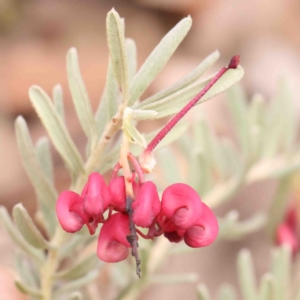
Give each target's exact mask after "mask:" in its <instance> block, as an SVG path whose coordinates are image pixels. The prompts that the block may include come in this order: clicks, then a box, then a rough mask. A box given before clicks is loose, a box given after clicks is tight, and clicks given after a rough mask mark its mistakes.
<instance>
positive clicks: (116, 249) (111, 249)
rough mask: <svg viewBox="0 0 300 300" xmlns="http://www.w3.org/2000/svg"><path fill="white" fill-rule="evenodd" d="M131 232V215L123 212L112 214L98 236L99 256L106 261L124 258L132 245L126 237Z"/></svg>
mask: <svg viewBox="0 0 300 300" xmlns="http://www.w3.org/2000/svg"><path fill="white" fill-rule="evenodd" d="M129 234H130V230H129V217H128V216H127V215H124V214H122V213H116V214H114V215H112V216H111V217H110V218H109V220H108V221H107V222H106V223H104V225H103V226H102V228H101V231H100V235H99V238H98V248H97V255H98V257H99V258H100V259H101V260H103V261H105V262H119V261H121V260H124V259H125V258H126V257H127V256H128V254H129V249H128V248H130V247H131V245H130V243H129V242H128V241H127V239H126V237H127V235H129Z"/></svg>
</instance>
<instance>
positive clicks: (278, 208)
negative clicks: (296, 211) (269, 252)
mask: <svg viewBox="0 0 300 300" xmlns="http://www.w3.org/2000/svg"><path fill="white" fill-rule="evenodd" d="M292 177H293V175H292V174H290V175H288V176H285V177H284V178H283V179H281V181H280V182H279V184H278V187H277V190H276V193H275V196H274V199H273V201H272V203H271V208H270V213H269V218H268V219H269V220H268V225H267V230H268V233H269V235H270V237H271V239H272V240H274V239H275V235H276V230H277V227H278V225H279V224H280V223H281V222H282V220H283V218H284V214H285V212H286V208H287V205H288V201H289V195H290V190H291V185H292Z"/></svg>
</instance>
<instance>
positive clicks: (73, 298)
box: [66, 292, 83, 300]
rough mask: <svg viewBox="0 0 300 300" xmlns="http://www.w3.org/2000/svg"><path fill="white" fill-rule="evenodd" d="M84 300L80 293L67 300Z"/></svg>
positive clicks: (73, 294) (70, 296)
mask: <svg viewBox="0 0 300 300" xmlns="http://www.w3.org/2000/svg"><path fill="white" fill-rule="evenodd" d="M82 299H83V296H82V294H81V293H80V292H74V293H72V294H71V295H69V296H68V297H67V298H66V300H82Z"/></svg>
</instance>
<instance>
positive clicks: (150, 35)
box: [0, 0, 300, 300]
mask: <svg viewBox="0 0 300 300" xmlns="http://www.w3.org/2000/svg"><path fill="white" fill-rule="evenodd" d="M113 6H114V7H115V9H116V10H117V11H118V12H119V13H120V15H121V16H122V17H124V18H125V20H126V35H127V36H128V37H130V38H133V39H134V40H135V41H136V43H137V48H138V62H139V65H141V64H142V62H143V61H144V60H145V58H146V57H147V55H148V54H149V53H150V51H151V50H152V49H153V48H154V46H155V45H156V44H157V43H158V42H159V40H160V39H161V38H162V37H163V35H164V34H165V33H166V32H167V31H168V30H169V29H170V28H171V27H172V26H173V25H175V24H176V22H178V21H179V20H180V19H181V18H182V17H184V16H186V15H187V14H191V16H192V18H193V27H192V29H191V31H190V33H189V34H188V36H187V38H186V39H185V41H184V42H183V44H182V45H181V46H180V48H179V49H178V51H177V52H176V54H175V55H174V56H173V58H172V59H171V61H170V62H169V63H168V64H167V66H166V68H165V69H164V70H163V72H162V73H161V74H160V76H159V78H158V79H157V80H156V81H155V82H154V83H153V84H152V85H151V87H150V88H149V89H148V91H147V94H148V95H149V94H152V93H154V92H156V91H159V90H160V89H162V88H163V87H166V86H168V85H169V84H171V83H172V82H174V81H175V80H176V79H177V78H180V77H181V76H183V75H184V74H185V73H186V72H188V71H189V70H191V69H192V68H193V66H195V65H196V64H197V63H198V62H199V61H201V59H203V58H204V57H205V56H206V55H207V54H209V53H210V52H212V51H213V50H215V49H219V50H220V52H221V55H222V57H221V60H220V62H219V63H218V66H216V67H215V69H214V70H216V69H217V68H218V67H219V66H222V65H223V64H226V63H227V61H228V59H229V58H230V57H231V56H232V55H234V54H237V53H240V54H241V56H242V65H243V67H244V68H245V71H246V76H245V77H244V79H243V80H242V84H243V85H244V86H245V88H246V90H247V93H248V94H249V95H251V94H252V93H254V92H261V93H263V94H264V95H265V96H266V97H270V96H271V95H272V94H273V93H274V90H275V88H276V84H277V81H278V79H279V78H280V77H281V76H282V74H284V73H287V74H288V75H289V77H290V78H291V80H292V92H293V95H294V99H295V105H296V107H297V108H298V111H299V104H298V95H299V87H300V84H299V80H300V56H299V53H300V51H299V48H300V33H299V32H300V30H299V29H300V2H299V1H297V0H286V1H284V0H278V1H271V0H252V1H240V0H224V1H204V0H186V1H182V0H136V1H134V0H132V1H121V0H120V1H101V0H98V1H96V0H86V1H79V0H72V1H71V0H69V1H67V0H51V1H47V0H42V1H31V0H13V1H10V0H0V166H1V169H2V172H1V173H0V187H1V188H0V204H1V205H5V206H7V207H8V208H9V209H11V208H12V206H13V205H14V204H15V203H18V202H23V203H24V205H25V206H26V207H27V208H28V210H29V211H30V212H31V213H34V210H35V196H34V193H33V189H32V187H31V185H30V183H29V181H28V179H27V177H26V174H25V172H24V170H23V167H22V165H21V161H20V158H19V156H18V150H17V146H16V142H15V137H14V119H15V117H16V116H18V115H20V114H22V115H24V116H25V118H26V119H27V121H28V124H29V126H30V131H31V134H32V137H33V140H34V141H36V139H37V138H38V137H40V136H41V135H43V134H45V132H44V130H43V128H42V126H41V124H40V123H39V121H38V119H37V117H36V115H35V113H34V111H33V109H32V107H31V104H30V102H29V99H28V95H27V91H28V88H29V87H30V86H31V85H32V84H37V85H40V86H41V87H42V88H43V89H45V90H46V92H48V93H51V90H52V87H53V86H54V85H55V84H57V83H60V84H62V86H63V90H64V96H65V109H66V118H67V123H68V125H69V128H70V131H71V133H72V135H73V137H74V140H75V142H76V144H77V145H78V147H79V148H80V149H81V151H82V152H83V148H84V144H85V138H84V136H83V133H82V130H81V129H80V127H79V124H78V121H77V118H76V116H75V112H74V109H73V107H72V103H71V99H70V93H69V90H68V86H67V77H66V70H65V69H66V68H65V57H66V52H67V50H68V49H69V48H70V47H72V46H75V47H76V48H77V50H78V54H79V60H80V67H81V71H82V74H83V77H84V80H85V83H86V86H87V90H88V92H89V96H90V99H91V101H92V104H93V107H94V108H96V107H97V105H98V102H99V99H100V95H101V92H102V90H103V85H104V81H105V74H106V68H107V57H108V50H107V46H106V36H105V17H106V14H107V12H108V11H109V10H110V9H111V8H112V7H113ZM224 99H225V98H224V96H220V97H218V98H217V99H215V100H213V101H211V102H209V103H206V104H205V105H203V106H202V107H201V108H202V109H203V111H204V113H205V115H206V116H207V118H208V119H209V121H210V123H211V124H212V125H213V126H214V127H215V129H216V130H217V132H218V133H219V134H222V135H225V134H226V135H230V134H231V132H232V130H231V128H230V125H229V124H230V120H228V115H227V114H226V105H225V103H224V102H225V101H223V100H224ZM53 157H54V162H55V173H56V184H57V188H58V189H59V191H61V190H62V189H63V188H67V186H68V184H69V178H68V175H67V173H66V171H65V170H64V168H63V164H62V161H61V160H60V158H59V157H58V155H57V153H56V152H55V151H53ZM273 192H274V185H273V184H272V183H268V184H260V185H258V186H255V187H251V188H250V189H248V190H247V191H243V193H242V194H241V195H240V196H239V197H237V199H236V200H235V201H234V202H233V203H232V204H231V205H230V206H228V207H226V209H229V208H230V209H232V208H233V207H235V208H237V209H239V210H240V211H241V214H242V216H244V217H246V216H250V215H251V212H254V211H257V210H260V209H267V207H268V205H269V203H270V199H271V196H272V195H273ZM224 211H225V209H224ZM243 247H250V248H251V249H252V250H253V251H254V253H255V262H256V265H257V270H258V274H261V273H262V272H263V271H265V270H266V269H267V265H268V262H267V261H266V257H268V255H267V252H268V247H267V241H266V238H265V236H264V235H263V234H262V233H260V234H257V235H251V236H249V237H248V238H247V240H242V241H239V242H222V243H216V244H215V245H213V246H212V247H209V248H207V249H204V250H201V251H200V252H199V253H197V254H193V255H186V256H182V257H180V258H179V257H175V256H172V258H170V259H169V260H168V263H167V264H166V266H165V267H164V271H165V272H181V271H197V272H198V273H199V274H200V279H201V281H203V282H205V283H206V284H208V286H209V287H210V288H211V290H212V291H215V290H216V287H217V286H219V285H220V284H221V283H222V282H224V281H228V282H233V283H236V281H237V278H236V272H235V257H236V253H237V252H238V250H239V249H241V248H243ZM12 248H13V246H12V244H11V242H10V241H9V239H8V237H7V236H6V234H5V233H4V232H3V230H2V229H0V265H5V266H12V251H11V250H12ZM193 292H194V291H193V288H192V286H191V285H176V286H155V287H154V288H151V289H149V291H147V292H146V293H145V295H144V296H143V297H142V299H144V300H146V299H147V300H150V299H174V300H176V299H182V297H185V299H193Z"/></svg>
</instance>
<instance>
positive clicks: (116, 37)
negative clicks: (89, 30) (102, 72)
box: [106, 9, 128, 105]
mask: <svg viewBox="0 0 300 300" xmlns="http://www.w3.org/2000/svg"><path fill="white" fill-rule="evenodd" d="M106 30H107V42H108V48H109V53H110V58H111V61H112V66H113V70H114V72H115V76H116V79H117V82H118V84H119V87H120V90H121V91H122V95H123V101H124V103H125V105H127V102H128V67H127V54H126V45H125V37H124V30H123V26H122V22H121V19H120V16H119V14H118V13H117V12H116V11H115V10H114V9H112V10H111V11H110V12H109V13H108V14H107V18H106Z"/></svg>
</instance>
